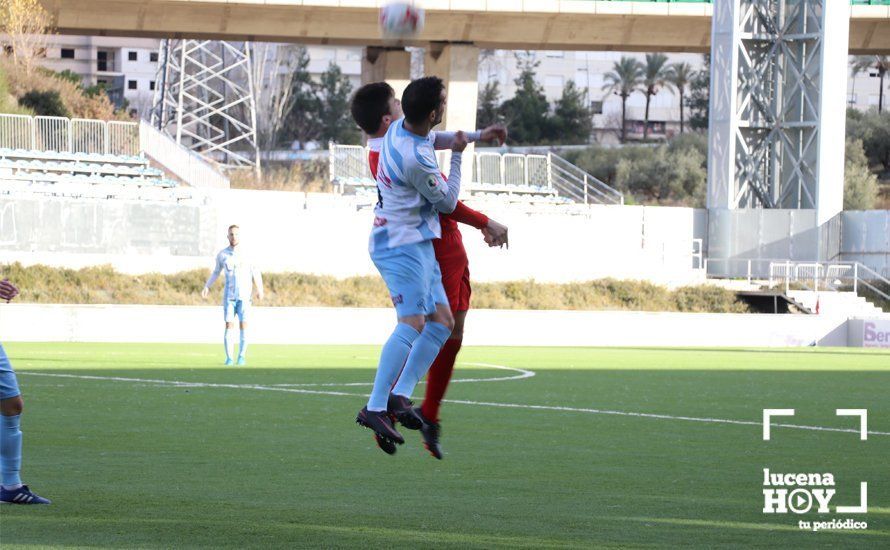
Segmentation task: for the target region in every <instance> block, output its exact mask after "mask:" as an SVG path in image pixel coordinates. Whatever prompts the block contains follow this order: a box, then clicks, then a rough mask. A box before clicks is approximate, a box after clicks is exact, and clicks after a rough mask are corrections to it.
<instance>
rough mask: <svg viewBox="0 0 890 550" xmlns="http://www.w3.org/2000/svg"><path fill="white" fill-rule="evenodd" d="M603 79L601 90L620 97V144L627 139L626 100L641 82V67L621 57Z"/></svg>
mask: <svg viewBox="0 0 890 550" xmlns="http://www.w3.org/2000/svg"><path fill="white" fill-rule="evenodd" d="M603 79H604V80H605V82H606V83H605V84H604V85H603V89H604V90H607V91H609V92H612V93H614V94H615V95H617V96H619V97H621V142H622V143H624V142H625V140H626V139H627V98H628V97H629V96H630V94H632V93H634V92H635V91H637V89H638V88H639V86H640V84H641V83H642V80H643V66H642V65H641V64H640V62H639V61H637V60H636V59H634V58H633V57H627V56H622V57H621V60H620V61H616V62H615V63H614V64H613V65H612V70H611V71H609V72H607V73H606V74H605V75H604V76H603Z"/></svg>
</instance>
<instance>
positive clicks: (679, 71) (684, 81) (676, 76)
mask: <svg viewBox="0 0 890 550" xmlns="http://www.w3.org/2000/svg"><path fill="white" fill-rule="evenodd" d="M697 75H698V71H694V70H692V65H690V64H689V63H674V64H672V65H671V66H670V67H668V75H667V79H668V82H670V83H671V85H673V86H674V88H676V89H677V92H678V93H679V94H680V133H681V134H682V133H683V128H684V125H685V122H686V117H685V116H684V111H683V108H684V107H685V105H684V102H685V99H684V97H685V95H686V86H688V85H689V82H690V81H692V79H694V78H695V77H696V76H697Z"/></svg>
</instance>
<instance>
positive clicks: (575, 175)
mask: <svg viewBox="0 0 890 550" xmlns="http://www.w3.org/2000/svg"><path fill="white" fill-rule="evenodd" d="M548 157H549V158H550V166H551V173H552V174H553V173H556V174H562V175H564V176H566V178H565V179H566V180H567V181H566V182H564V184H563V186H564V187H566V188H567V192H569V194H571V195H572V196H574V197H575V198H577V199H578V200H579V201H581V202H583V203H584V204H590V202H591V200H590V191H593V192H594V193H595V194H596V195H597V196H599V197H600V198H601V200H598V201H597V200H594V201H593V202H599V203H602V204H624V195H623V194H622V193H621V192H619V191H617V190H616V189H614V188H612V187H611V186H609V185H608V184H606V183H604V182H602V181H600V180H599V179H597V178H596V177H595V176H593V175H592V174H589V173H588V172H585V171H584V170H582V169H581V168H579V167H578V166H576V165H574V164H572V163H571V162H569V161H568V160H566V159H564V158H562V157H561V156H559V155H557V154H555V153H549V154H548ZM573 183H574V186H575V187H576V188H579V189H574V190H572V191H568V189H569V188H570V187H571V184H573Z"/></svg>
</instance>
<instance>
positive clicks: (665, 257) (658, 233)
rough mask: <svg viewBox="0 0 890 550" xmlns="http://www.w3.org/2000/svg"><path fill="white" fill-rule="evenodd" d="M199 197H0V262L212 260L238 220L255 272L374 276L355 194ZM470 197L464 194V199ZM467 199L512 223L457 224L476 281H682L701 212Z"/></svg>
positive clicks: (152, 266)
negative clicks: (494, 238)
mask: <svg viewBox="0 0 890 550" xmlns="http://www.w3.org/2000/svg"><path fill="white" fill-rule="evenodd" d="M194 193H195V194H197V195H200V196H203V197H204V199H203V201H202V202H198V203H197V204H195V203H193V204H189V205H177V204H175V203H171V204H165V205H162V206H160V207H159V206H158V203H152V204H151V205H150V206H149V205H146V204H140V203H131V204H129V206H128V205H126V204H124V203H126V202H127V201H108V200H94V199H65V200H61V199H56V198H28V199H24V198H14V199H3V198H0V264H3V263H8V262H15V261H19V262H22V263H24V264H28V265H30V264H35V263H43V264H49V265H56V266H63V267H72V268H80V267H85V266H89V265H101V264H111V265H113V266H115V267H116V268H117V269H119V270H121V271H125V272H129V273H146V272H152V271H156V272H164V273H172V272H176V271H181V270H184V269H194V268H205V269H208V270H209V269H210V267H211V265H212V263H213V258H214V256H215V254H216V252H217V251H219V249H221V248H223V247H225V246H227V242H226V238H225V233H226V228H227V227H228V226H229V225H230V224H238V225H240V226H241V234H242V238H243V242H244V246H245V251H247V252H249V253H250V254H251V255H252V256H253V257H254V260H255V262H256V263H257V264H258V265H259V267H260V268H261V269H262V270H264V271H292V272H302V273H315V274H323V275H333V276H337V277H346V276H352V275H376V273H377V272H376V270H375V268H374V266H373V264H372V263H371V261H370V258H369V257H368V235H369V233H370V229H371V224H372V221H373V212H372V211H371V209H370V208H362V209H359V208H358V207H357V204H356V202H355V199H354V198H351V197H345V196H336V195H330V194H309V195H306V194H303V193H285V192H274V191H248V190H195V191H194ZM471 204H472V203H471ZM476 207H477V208H479V209H480V210H482V211H484V212H485V213H487V214H489V215H490V216H491V217H492V218H494V219H497V220H498V221H501V222H502V223H505V224H507V225H508V226H509V228H510V249H509V250H506V249H504V250H498V249H489V248H488V247H487V246H485V244H484V243H483V241H482V236H481V233H480V232H479V231H477V230H475V229H473V228H470V227H466V226H462V227H463V229H462V231H463V234H464V241H465V244H466V248H467V252H468V253H469V256H470V268H471V270H472V274H473V278H474V280H478V281H498V280H500V281H503V280H523V279H535V280H538V281H542V282H549V281H553V282H564V281H575V280H590V279H597V278H602V277H615V278H633V279H646V280H652V281H658V282H663V283H689V282H692V281H697V280H701V279H702V278H703V274H702V273H701V272H700V271H696V270H693V269H692V266H693V261H692V258H691V254H692V249H693V244H692V240H693V236H694V233H695V232H696V230H697V229H698V231H700V232H701V233H702V234H703V233H704V227H705V222H704V216H705V212H704V211H703V210H694V209H692V208H670V207H643V206H594V207H591V208H590V209H589V210H586V211H584V213H582V214H580V215H567V214H566V213H565V212H563V211H558V212H552V213H541V212H537V213H534V214H529V213H528V212H527V208H526V207H515V206H514V207H510V206H508V205H506V204H504V203H501V202H495V203H490V202H486V203H485V204H482V205H480V204H476Z"/></svg>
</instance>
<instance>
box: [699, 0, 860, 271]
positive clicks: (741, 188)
mask: <svg viewBox="0 0 890 550" xmlns="http://www.w3.org/2000/svg"><path fill="white" fill-rule="evenodd" d="M713 6H714V11H713V17H712V20H711V25H712V27H711V89H710V108H709V128H708V130H709V136H708V140H709V143H708V198H707V206H708V222H707V224H708V241H707V243H708V244H707V249H708V266H709V269H708V271H709V273H712V274H714V275H722V276H739V275H741V274H742V273H743V270H745V267H746V265H747V266H750V265H752V263H751V262H752V261H753V262H754V263H753V265H754V266H761V267H762V268H763V269H766V267H765V266H767V265H768V264H769V262H771V261H773V260H777V259H781V260H800V261H830V260H833V259H835V258H836V257H837V256H838V254H839V253H840V248H839V247H840V245H839V242H840V212H841V210H842V209H843V189H844V129H845V124H846V90H847V85H846V82H847V72H848V69H847V52H848V39H849V25H850V3H849V2H843V1H837V0H720V1H719V2H714V4H713ZM747 270H748V271H749V272H750V270H751V268H750V267H749V268H747Z"/></svg>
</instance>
